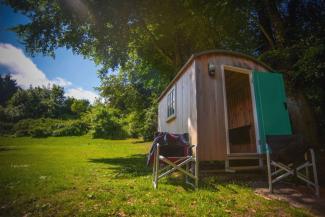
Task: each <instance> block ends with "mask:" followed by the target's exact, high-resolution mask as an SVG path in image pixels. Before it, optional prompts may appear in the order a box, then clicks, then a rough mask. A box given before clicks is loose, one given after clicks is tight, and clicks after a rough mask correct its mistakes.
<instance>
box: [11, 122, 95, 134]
mask: <svg viewBox="0 0 325 217" xmlns="http://www.w3.org/2000/svg"><path fill="white" fill-rule="evenodd" d="M88 130H89V124H88V123H87V122H83V121H81V120H58V119H49V118H41V119H24V120H21V121H19V122H17V123H16V124H14V126H13V128H12V130H11V133H14V134H15V135H16V136H17V137H20V136H32V137H47V136H80V135H84V134H86V133H87V132H88Z"/></svg>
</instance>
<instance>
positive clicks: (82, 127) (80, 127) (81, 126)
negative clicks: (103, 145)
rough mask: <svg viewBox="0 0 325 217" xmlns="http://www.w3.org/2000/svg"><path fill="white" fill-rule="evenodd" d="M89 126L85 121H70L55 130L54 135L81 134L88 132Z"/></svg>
mask: <svg viewBox="0 0 325 217" xmlns="http://www.w3.org/2000/svg"><path fill="white" fill-rule="evenodd" d="M88 130H89V126H88V124H87V123H85V122H83V121H80V120H78V121H74V122H70V123H69V124H67V125H66V126H64V127H62V128H59V129H57V130H54V131H53V133H52V136H81V135H84V134H86V133H87V132H88Z"/></svg>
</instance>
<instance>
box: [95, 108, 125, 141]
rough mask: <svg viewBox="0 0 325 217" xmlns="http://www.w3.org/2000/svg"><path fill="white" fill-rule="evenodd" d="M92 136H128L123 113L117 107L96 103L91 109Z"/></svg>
mask: <svg viewBox="0 0 325 217" xmlns="http://www.w3.org/2000/svg"><path fill="white" fill-rule="evenodd" d="M91 123H92V136H93V138H105V139H121V138H126V137H127V136H128V132H127V127H126V123H125V120H123V115H122V114H121V111H119V110H118V109H113V108H109V107H107V106H104V105H97V106H95V107H94V108H93V109H92V110H91Z"/></svg>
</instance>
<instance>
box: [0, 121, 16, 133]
mask: <svg viewBox="0 0 325 217" xmlns="http://www.w3.org/2000/svg"><path fill="white" fill-rule="evenodd" d="M13 127H14V124H12V123H6V122H0V135H8V134H12V132H13Z"/></svg>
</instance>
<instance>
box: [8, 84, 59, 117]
mask: <svg viewBox="0 0 325 217" xmlns="http://www.w3.org/2000/svg"><path fill="white" fill-rule="evenodd" d="M64 99H65V98H64V90H63V88H62V87H59V86H56V85H53V86H52V87H51V88H46V87H34V88H33V87H30V88H29V89H27V90H23V89H19V90H18V91H17V92H16V93H15V94H14V95H13V96H12V97H11V98H10V99H9V101H8V103H7V104H8V106H7V108H6V113H7V115H6V116H7V119H8V120H9V121H17V120H21V119H24V118H41V117H49V118H58V117H60V116H61V115H62V111H63V105H64Z"/></svg>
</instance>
